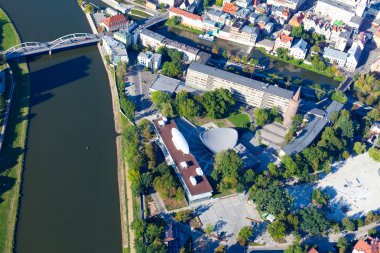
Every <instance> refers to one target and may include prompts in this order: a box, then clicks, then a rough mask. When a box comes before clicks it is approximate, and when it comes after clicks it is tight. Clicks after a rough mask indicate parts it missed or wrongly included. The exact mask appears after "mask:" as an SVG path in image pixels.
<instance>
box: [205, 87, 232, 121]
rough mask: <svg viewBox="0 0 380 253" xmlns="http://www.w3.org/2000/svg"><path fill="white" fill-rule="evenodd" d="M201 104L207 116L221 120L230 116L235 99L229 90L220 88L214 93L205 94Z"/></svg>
mask: <svg viewBox="0 0 380 253" xmlns="http://www.w3.org/2000/svg"><path fill="white" fill-rule="evenodd" d="M199 102H200V103H201V104H202V106H203V107H204V109H205V110H206V114H207V116H208V117H210V118H214V119H219V118H222V117H224V116H226V115H228V114H229V112H230V110H231V108H232V106H233V105H235V99H234V98H233V96H232V93H231V92H230V91H229V90H226V89H223V88H220V89H215V90H213V91H207V92H205V93H204V94H203V95H202V96H201V97H200V98H199Z"/></svg>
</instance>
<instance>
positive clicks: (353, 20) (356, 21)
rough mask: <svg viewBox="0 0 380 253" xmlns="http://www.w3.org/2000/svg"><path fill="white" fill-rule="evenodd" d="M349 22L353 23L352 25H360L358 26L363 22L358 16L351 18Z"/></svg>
mask: <svg viewBox="0 0 380 253" xmlns="http://www.w3.org/2000/svg"><path fill="white" fill-rule="evenodd" d="M350 22H351V23H354V24H357V25H360V24H361V23H362V22H363V18H362V17H359V16H353V17H352V18H351V19H350Z"/></svg>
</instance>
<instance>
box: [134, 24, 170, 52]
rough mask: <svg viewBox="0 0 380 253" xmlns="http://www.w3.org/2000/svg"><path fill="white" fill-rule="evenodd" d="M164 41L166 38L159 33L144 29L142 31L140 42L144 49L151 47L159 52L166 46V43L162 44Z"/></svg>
mask: <svg viewBox="0 0 380 253" xmlns="http://www.w3.org/2000/svg"><path fill="white" fill-rule="evenodd" d="M164 39H165V37H164V36H162V35H160V34H158V33H155V32H152V31H150V30H148V29H142V30H141V31H140V41H141V44H142V45H143V46H144V47H149V46H150V47H152V48H154V49H155V50H157V49H158V48H159V47H162V46H164V43H163V42H162V41H163V40H164Z"/></svg>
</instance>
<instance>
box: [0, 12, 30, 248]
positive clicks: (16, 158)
mask: <svg viewBox="0 0 380 253" xmlns="http://www.w3.org/2000/svg"><path fill="white" fill-rule="evenodd" d="M0 29H1V31H2V33H1V38H0V47H1V49H2V50H4V49H6V48H9V47H11V46H13V45H14V44H18V43H20V39H19V37H18V35H17V32H16V30H15V29H14V27H13V25H12V23H11V22H10V20H9V18H8V17H7V15H6V14H5V13H4V11H2V10H1V9H0ZM11 69H12V71H13V75H14V78H15V82H16V87H15V91H14V95H13V100H12V108H11V111H10V115H9V120H8V126H7V129H6V132H5V140H4V144H3V149H2V150H1V153H0V157H1V158H3V159H6V160H0V184H1V185H2V187H1V188H0V189H1V191H0V194H1V195H0V227H1V229H0V249H1V251H2V252H4V253H11V252H13V246H14V245H13V244H14V233H15V226H16V220H17V212H18V205H19V194H20V184H21V175H22V169H23V165H24V156H25V150H26V148H25V147H26V133H27V128H28V117H27V116H28V114H29V94H30V80H29V70H28V66H27V64H26V63H25V62H23V61H20V62H19V63H17V64H16V63H13V64H11Z"/></svg>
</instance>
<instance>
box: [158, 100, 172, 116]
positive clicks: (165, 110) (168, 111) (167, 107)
mask: <svg viewBox="0 0 380 253" xmlns="http://www.w3.org/2000/svg"><path fill="white" fill-rule="evenodd" d="M161 113H162V115H164V116H166V117H173V116H174V110H173V106H172V104H171V103H170V102H166V103H164V104H162V106H161Z"/></svg>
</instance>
